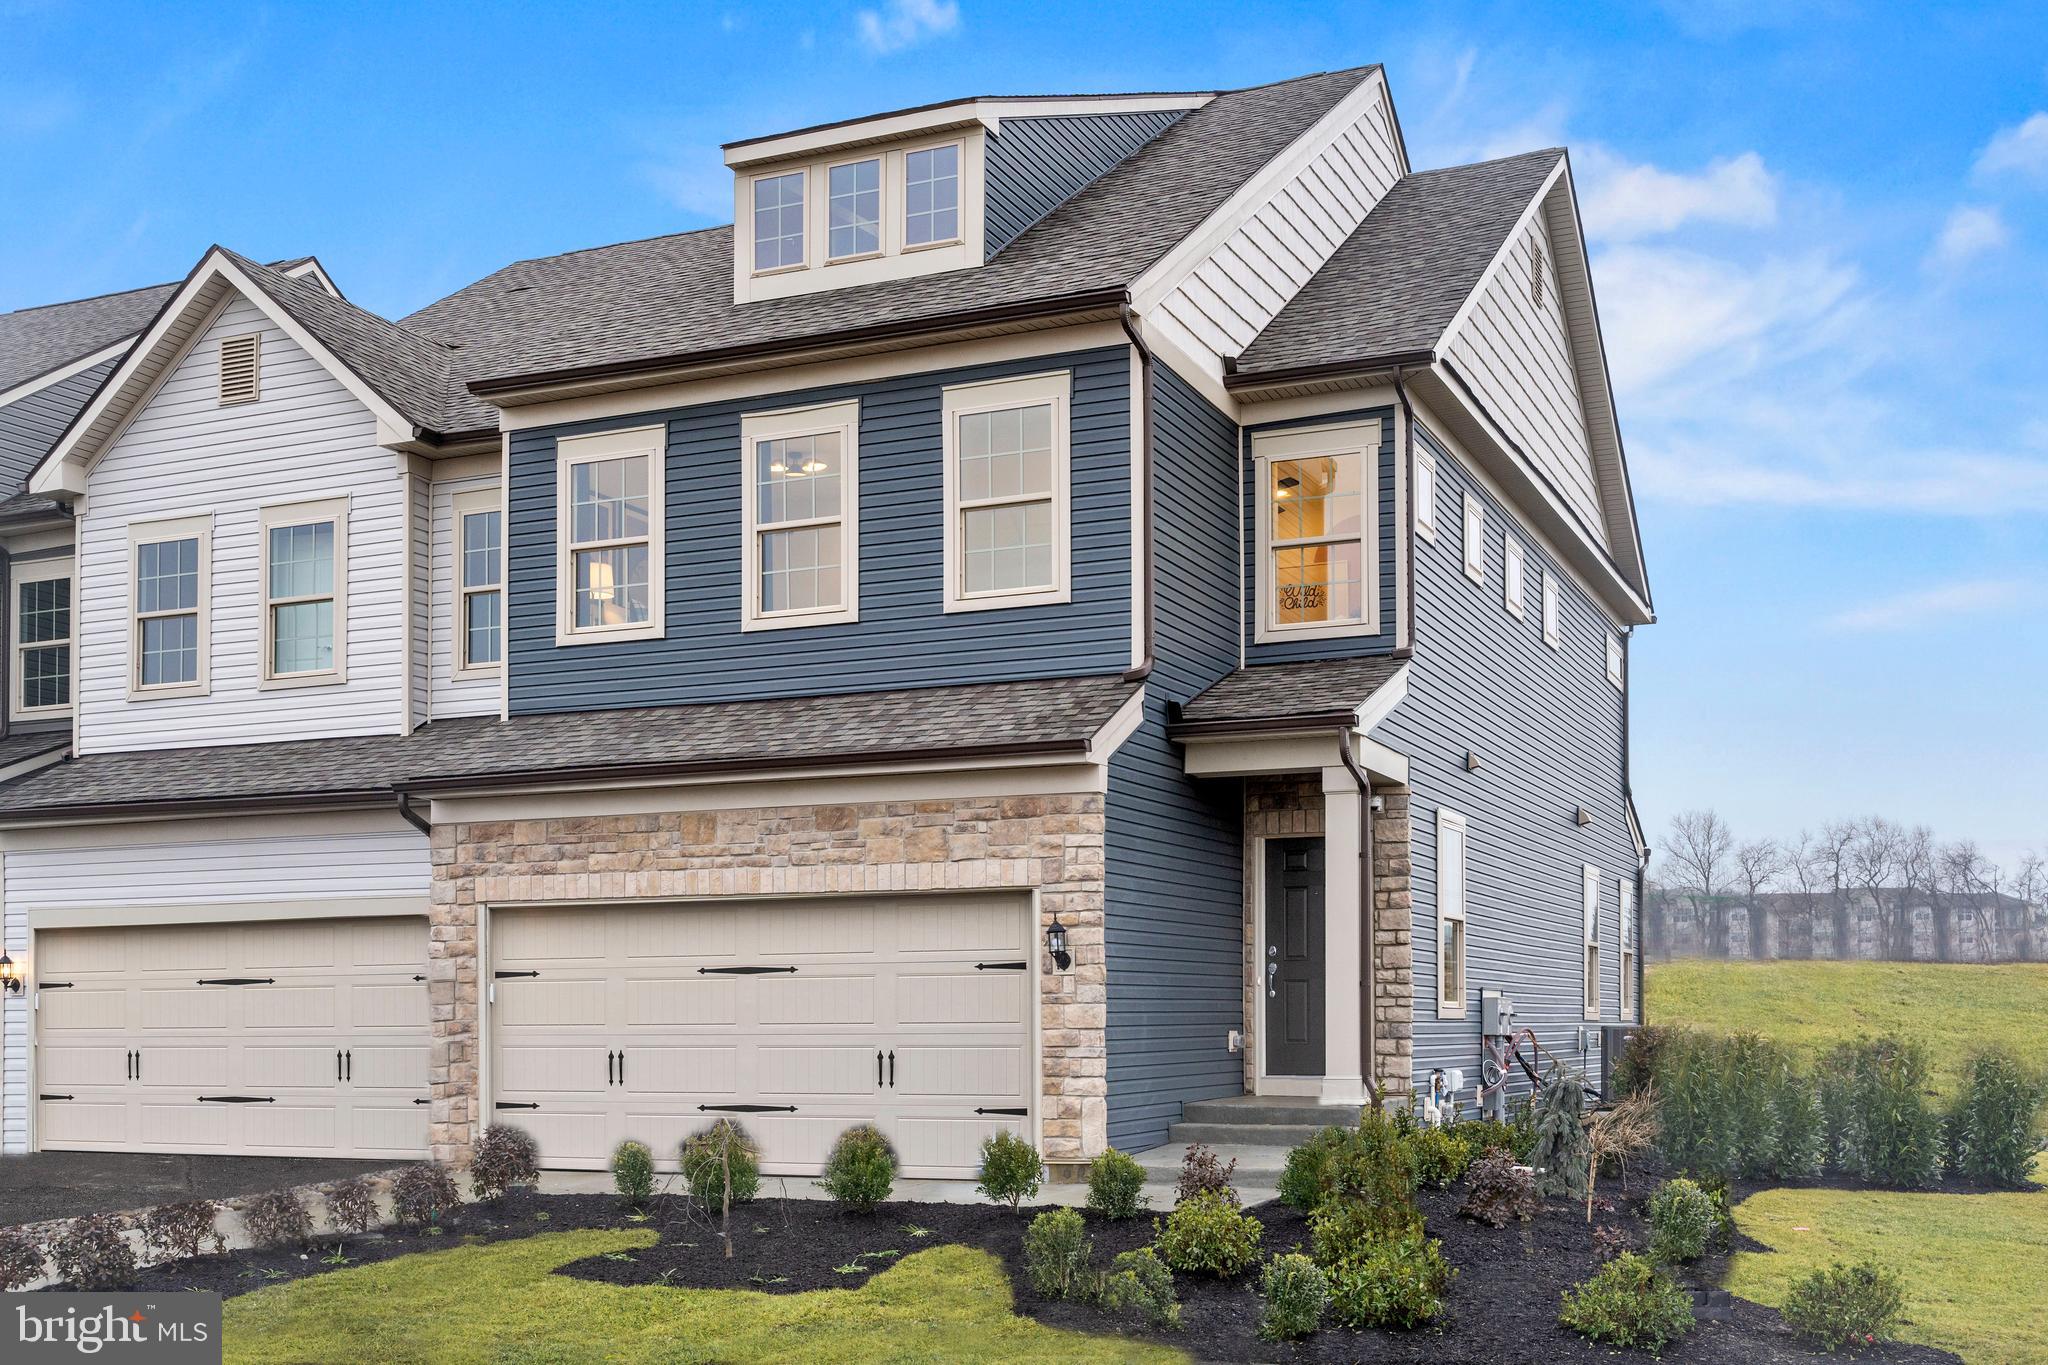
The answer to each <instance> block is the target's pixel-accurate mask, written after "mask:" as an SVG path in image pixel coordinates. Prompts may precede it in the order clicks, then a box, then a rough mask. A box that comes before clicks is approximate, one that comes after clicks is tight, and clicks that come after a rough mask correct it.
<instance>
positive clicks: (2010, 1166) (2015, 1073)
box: [1948, 1052, 2044, 1189]
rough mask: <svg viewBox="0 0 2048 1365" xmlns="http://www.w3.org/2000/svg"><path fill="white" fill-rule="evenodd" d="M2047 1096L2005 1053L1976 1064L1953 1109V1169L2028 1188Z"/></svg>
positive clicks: (1986, 1181)
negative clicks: (2037, 1125)
mask: <svg viewBox="0 0 2048 1365" xmlns="http://www.w3.org/2000/svg"><path fill="white" fill-rule="evenodd" d="M2043 1094H2044V1092H2043V1087H2042V1084H2041V1081H2040V1080H2039V1078H2037V1077H2034V1076H2030V1075H2028V1074H2027V1072H2026V1071H2024V1070H2023V1069H2022V1068H2021V1067H2020V1064H2019V1063H2018V1062H2017V1061H2015V1060H2014V1059H2013V1058H2012V1057H2011V1056H2009V1055H2007V1054H2004V1053H1998V1052H1991V1053H1986V1054H1985V1055H1983V1056H1981V1057H1978V1058H1976V1059H1975V1060H1974V1061H1972V1062H1971V1063H1970V1073H1969V1075H1968V1077H1966V1078H1965V1080H1964V1082H1963V1089H1962V1093H1961V1094H1960V1095H1958V1096H1957V1097H1956V1103H1955V1107H1954V1108H1953V1109H1952V1110H1950V1111H1949V1142H1948V1146H1949V1152H1948V1162H1949V1168H1950V1169H1951V1170H1953V1171H1955V1172H1956V1173H1957V1174H1958V1175H1963V1176H1967V1177H1969V1178H1970V1179H1971V1180H1975V1181H1979V1182H1981V1183H1983V1184H1986V1185H2002V1186H2005V1187H2007V1188H2010V1189H2022V1188H2024V1187H2025V1186H2026V1184H2027V1168H2028V1166H2029V1165H2031V1164H2032V1162H2033V1159H2034V1116H2035V1114H2036V1113H2038V1112H2039V1110H2040V1108H2041V1102H2042V1099H2043Z"/></svg>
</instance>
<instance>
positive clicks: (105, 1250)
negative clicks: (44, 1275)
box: [50, 1213, 135, 1289]
mask: <svg viewBox="0 0 2048 1365" xmlns="http://www.w3.org/2000/svg"><path fill="white" fill-rule="evenodd" d="M50 1260H51V1261H52V1262H54V1263H55V1265H56V1267H57V1277H58V1278H59V1279H61V1280H64V1281H67V1282H68V1283H69V1284H70V1285H71V1287H72V1288H73V1289H122V1288H125V1287H127V1286H128V1285H130V1284H133V1283H134V1282H135V1253H134V1251H132V1250H131V1249H130V1248H129V1246H128V1239H127V1238H125V1237H123V1236H122V1235H121V1220H120V1219H118V1218H115V1217H113V1216H111V1215H109V1214H104V1213H95V1214H91V1215H89V1216H87V1217H84V1218H74V1219H72V1220H71V1221H70V1222H69V1223H67V1224H66V1225H65V1227H64V1231H63V1232H62V1233H61V1234H60V1235H59V1236H58V1238H57V1240H56V1241H54V1242H52V1243H50Z"/></svg>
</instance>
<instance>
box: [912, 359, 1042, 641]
mask: <svg viewBox="0 0 2048 1365" xmlns="http://www.w3.org/2000/svg"><path fill="white" fill-rule="evenodd" d="M1071 386H1072V378H1071V376H1070V375H1069V374H1068V373H1067V371H1065V370H1061V371H1059V372H1058V373H1055V374H1042V375H1032V376H1029V377H1026V378H1022V379H1001V380H995V381H991V382H989V383H985V384H961V385H955V386H954V387H952V388H949V389H947V390H946V392H945V400H944V403H943V405H942V406H943V414H942V415H943V419H944V423H945V426H944V431H943V434H942V436H941V441H942V444H943V446H944V461H945V475H944V479H945V493H946V527H945V552H946V595H945V609H946V610H947V611H979V610H984V609H989V608H996V607H1023V606H1032V605H1036V604H1040V603H1047V602H1064V601H1066V600H1068V542H1069V532H1068V526H1069V511H1070V504H1069V491H1068V459H1069V454H1068V446H1069V435H1068V429H1067V428H1068V416H1067V414H1068V410H1069V406H1070V394H1071Z"/></svg>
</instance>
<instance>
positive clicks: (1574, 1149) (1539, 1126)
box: [1529, 1064, 1592, 1201]
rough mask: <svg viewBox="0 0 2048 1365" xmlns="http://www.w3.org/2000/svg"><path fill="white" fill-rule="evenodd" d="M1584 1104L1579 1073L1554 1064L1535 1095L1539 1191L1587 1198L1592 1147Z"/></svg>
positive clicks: (1535, 1160)
mask: <svg viewBox="0 0 2048 1365" xmlns="http://www.w3.org/2000/svg"><path fill="white" fill-rule="evenodd" d="M1585 1103H1586V1091H1585V1085H1584V1082H1583V1081H1582V1080H1581V1079H1580V1077H1579V1074H1578V1073H1577V1072H1576V1071H1571V1070H1569V1069H1567V1068H1566V1067H1565V1066H1563V1065H1562V1064H1556V1065H1553V1066H1552V1067H1551V1068H1550V1075H1549V1076H1548V1077H1546V1078H1545V1079H1544V1082H1543V1088H1542V1089H1541V1090H1539V1091H1538V1092H1537V1095H1536V1147H1535V1150H1534V1151H1532V1152H1530V1154H1529V1164H1530V1165H1532V1166H1534V1167H1535V1168H1536V1190H1537V1192H1538V1193H1539V1194H1545V1195H1556V1196H1558V1197H1560V1198H1564V1199H1570V1200H1574V1201H1577V1200H1581V1199H1584V1198H1585V1197H1586V1185H1587V1175H1586V1173H1587V1170H1588V1168H1589V1166H1590V1163H1591V1160H1592V1148H1591V1144H1590V1142H1589V1141H1588V1139H1587V1137H1586V1124H1585V1118H1584V1110H1585Z"/></svg>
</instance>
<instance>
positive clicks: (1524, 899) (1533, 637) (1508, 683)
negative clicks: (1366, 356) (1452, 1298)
mask: <svg viewBox="0 0 2048 1365" xmlns="http://www.w3.org/2000/svg"><path fill="white" fill-rule="evenodd" d="M1416 439H1417V441H1418V442H1420V443H1422V444H1423V445H1425V446H1427V447H1428V448H1430V449H1431V450H1432V451H1433V452H1434V453H1435V456H1436V461H1437V471H1438V473H1437V507H1436V513H1437V539H1436V540H1435V542H1434V543H1432V542H1430V541H1427V540H1423V539H1421V538H1419V537H1418V538H1417V540H1416V542H1415V548H1416V554H1415V568H1416V578H1415V599H1416V600H1415V616H1416V620H1415V641H1414V659H1413V663H1412V666H1411V669H1410V674H1409V687H1408V699H1407V700H1406V701H1405V702H1404V703H1403V704H1402V705H1401V706H1400V707H1398V708H1396V710H1395V711H1394V713H1393V714H1392V715H1391V716H1390V717H1388V719H1387V720H1386V722H1385V723H1384V725H1383V726H1382V729H1383V731H1384V732H1385V735H1386V738H1387V739H1388V741H1389V742H1390V743H1391V744H1392V745H1393V746H1394V747H1396V748H1398V749H1399V750H1401V751H1402V752H1403V753H1405V754H1406V755H1407V756H1408V763H1409V785H1410V787H1411V789H1412V792H1413V797H1412V802H1413V805H1412V813H1413V817H1414V832H1413V848H1412V853H1413V864H1414V879H1415V880H1414V898H1415V899H1414V904H1415V939H1414V943H1415V1066H1416V1076H1417V1081H1418V1084H1420V1083H1421V1082H1422V1081H1424V1080H1426V1078H1427V1077H1428V1074H1429V1071H1430V1069H1431V1068H1432V1067H1437V1066H1446V1067H1448V1066H1461V1067H1463V1068H1465V1074H1466V1076H1467V1078H1468V1084H1469V1081H1470V1079H1471V1078H1473V1077H1475V1076H1476V1074H1477V1064H1478V1061H1479V1004H1478V1000H1479V992H1480V990H1481V989H1495V990H1505V991H1506V992H1508V994H1509V995H1510V996H1512V997H1513V999H1514V1001H1515V1005H1516V1008H1517V1011H1518V1018H1519V1020H1520V1022H1521V1023H1523V1024H1526V1025H1529V1026H1530V1027H1532V1028H1534V1029H1535V1030H1536V1034H1537V1037H1538V1038H1539V1039H1541V1041H1542V1043H1543V1045H1544V1047H1545V1048H1547V1049H1550V1050H1551V1051H1553V1052H1555V1053H1557V1054H1558V1055H1561V1056H1563V1057H1565V1058H1567V1059H1568V1060H1570V1061H1572V1062H1573V1063H1574V1064H1575V1065H1576V1064H1581V1063H1582V1064H1583V1065H1584V1067H1585V1070H1586V1072H1587V1075H1588V1078H1589V1079H1592V1080H1595V1081H1597V1080H1598V1079H1599V1065H1600V1054H1599V1034H1598V1026H1597V1025H1596V1024H1594V1023H1592V1022H1590V1021H1587V1020H1585V1019H1584V1018H1583V1016H1582V1011H1581V1000H1580V986H1581V978H1582V968H1581V965H1580V956H1579V953H1580V945H1581V941H1582V938H1581V935H1582V918H1581V906H1580V867H1581V865H1582V864H1585V863H1592V864H1594V865H1595V866H1597V867H1598V868H1599V869H1600V873H1601V889H1600V910H1599V933H1600V950H1601V954H1600V955H1601V963H1600V965H1601V976H1602V983H1601V995H1602V1000H1603V1002H1604V1003H1603V1009H1602V1015H1603V1021H1604V1022H1608V1023H1612V1022H1616V1021H1617V1019H1618V1018H1619V1007H1620V976H1619V970H1618V966H1619V960H1620V954H1621V948H1620V942H1619V934H1620V912H1619V893H1618V890H1617V887H1616V883H1617V880H1618V879H1620V878H1627V879H1630V880H1632V881H1633V880H1634V879H1635V877H1636V862H1635V851H1634V847H1633V844H1632V842H1631V840H1630V838H1629V833H1628V817H1627V802H1626V797H1625V795H1624V783H1625V780H1626V779H1625V769H1624V761H1625V760H1624V734H1625V732H1624V728H1623V700H1624V699H1623V697H1622V694H1621V693H1620V692H1618V691H1617V690H1616V689H1615V688H1614V687H1613V686H1612V685H1611V684H1609V683H1608V681H1607V630H1608V623H1607V620H1606V617H1605V616H1604V615H1603V614H1602V613H1601V612H1600V611H1599V610H1598V609H1597V608H1596V607H1595V606H1594V604H1593V603H1592V602H1591V600H1589V599H1588V598H1587V597H1586V596H1585V594H1583V593H1582V592H1581V591H1580V589H1579V588H1578V587H1577V586H1576V585H1575V584H1574V583H1573V582H1572V581H1571V579H1569V578H1568V577H1566V576H1565V575H1564V574H1563V573H1562V572H1560V571H1559V568H1558V565H1557V564H1556V563H1555V562H1554V561H1552V560H1551V558H1550V557H1549V556H1548V555H1546V554H1545V553H1544V551H1543V550H1542V548H1541V547H1540V546H1539V545H1538V544H1537V543H1536V542H1535V541H1534V539H1533V538H1532V537H1530V536H1529V535H1527V534H1526V533H1525V532H1524V533H1521V534H1519V535H1518V537H1517V538H1518V539H1519V540H1520V541H1521V543H1522V546H1523V549H1524V552H1525V553H1526V554H1527V556H1528V560H1527V566H1528V567H1527V575H1526V588H1527V598H1528V600H1527V606H1526V611H1525V616H1524V619H1522V620H1516V619H1515V618H1514V617H1513V616H1510V615H1509V614H1508V611H1507V608H1506V606H1505V605H1504V602H1503V591H1504V583H1505V575H1506V567H1505V562H1504V561H1505V550H1504V548H1503V540H1502V535H1503V532H1504V531H1505V530H1507V529H1508V528H1509V527H1510V526H1511V525H1512V524H1513V523H1512V522H1511V519H1510V517H1509V515H1508V513H1507V511H1506V509H1505V508H1504V507H1503V506H1502V505H1501V504H1500V503H1499V502H1498V501H1496V500H1495V499H1494V498H1493V497H1492V496H1491V495H1489V494H1488V493H1487V492H1486V490H1485V489H1484V488H1482V487H1481V486H1480V485H1479V484H1478V483H1477V481H1475V480H1474V479H1472V478H1471V477H1470V475H1469V474H1468V473H1467V471H1466V470H1465V469H1464V468H1463V467H1462V466H1461V465H1460V464H1459V463H1458V461H1457V460H1456V459H1455V458H1454V457H1452V455H1451V454H1450V453H1449V451H1447V450H1445V449H1444V448H1443V447H1442V446H1441V445H1439V444H1438V443H1437V442H1436V441H1434V440H1433V439H1432V438H1431V436H1430V434H1429V432H1428V431H1427V430H1426V429H1424V428H1422V427H1419V426H1418V427H1417V429H1416ZM1468 489H1469V490H1471V491H1473V492H1474V493H1475V494H1477V495H1478V496H1479V498H1480V499H1481V501H1482V502H1483V503H1484V504H1485V505H1486V518H1487V521H1486V581H1485V583H1484V584H1476V583H1474V582H1473V581H1472V580H1471V579H1469V578H1467V577H1466V576H1465V572H1464V551H1463V538H1464V517H1463V512H1462V507H1463V501H1464V494H1465V492H1466V491H1467V490H1468ZM1517 529H1518V530H1519V528H1517ZM1546 568H1547V569H1549V570H1550V571H1551V573H1552V575H1553V577H1555V579H1556V580H1557V583H1558V587H1559V608H1560V609H1559V620H1560V623H1561V626H1562V636H1563V648H1562V649H1558V650H1552V649H1551V648H1549V647H1548V646H1546V645H1545V644H1544V643H1543V622H1542V574H1543V571H1544V570H1545V569H1546ZM1468 750H1470V751H1472V752H1474V753H1476V754H1478V756H1479V759H1480V765H1479V768H1478V769H1477V771H1472V772H1468V771H1467V770H1466V768H1465V763H1464V757H1465V754H1466V751H1468ZM1445 806H1448V807H1449V808H1450V809H1452V810H1455V811H1457V812H1459V813H1460V814H1462V815H1464V816H1465V817H1466V819H1467V821H1468V822H1469V840H1468V843H1469V853H1468V855H1467V882H1468V895H1467V911H1466V942H1467V945H1468V951H1467V968H1466V988H1467V991H1468V993H1469V999H1468V1001H1467V1007H1466V1017H1465V1018H1463V1019H1458V1020H1439V1019H1437V1017H1436V1003H1435V1002H1436V991H1437V974H1436V973H1437V952H1436V815H1437V811H1438V809H1439V808H1440V807H1445ZM1579 806H1584V807H1585V808H1586V809H1587V810H1588V811H1590V812H1591V813H1592V816H1593V821H1592V823H1591V824H1590V825H1587V826H1585V827H1584V828H1581V827H1580V826H1579V825H1577V824H1576V823H1575V822H1574V819H1573V813H1574V811H1575V809H1576V808H1577V807H1579ZM1581 1028H1584V1029H1585V1030H1586V1031H1587V1042H1588V1047H1587V1050H1586V1051H1585V1052H1584V1053H1580V1052H1579V1051H1578V1047H1577V1039H1578V1031H1579V1030H1580V1029H1581Z"/></svg>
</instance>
